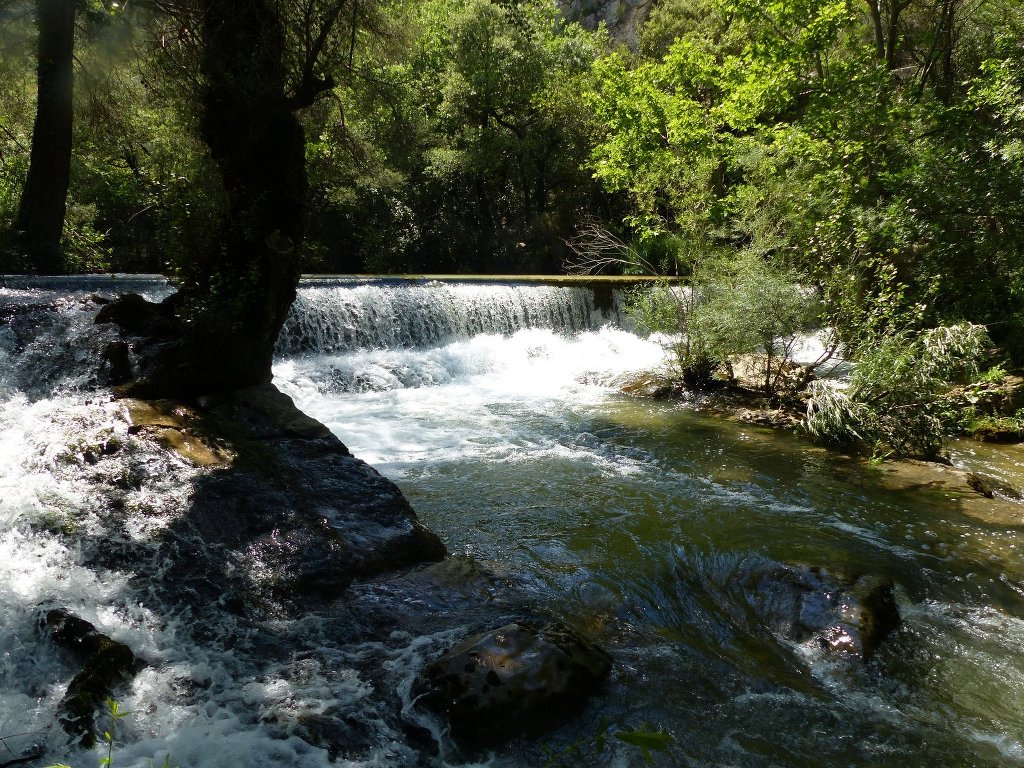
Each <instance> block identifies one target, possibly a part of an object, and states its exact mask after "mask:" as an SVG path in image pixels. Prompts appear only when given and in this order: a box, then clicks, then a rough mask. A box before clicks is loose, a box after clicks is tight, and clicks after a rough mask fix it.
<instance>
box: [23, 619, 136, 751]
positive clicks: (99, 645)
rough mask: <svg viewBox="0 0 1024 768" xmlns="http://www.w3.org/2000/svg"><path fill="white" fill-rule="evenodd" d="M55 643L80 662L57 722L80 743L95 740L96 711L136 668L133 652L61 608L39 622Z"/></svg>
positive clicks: (61, 705) (62, 702) (93, 742)
mask: <svg viewBox="0 0 1024 768" xmlns="http://www.w3.org/2000/svg"><path fill="white" fill-rule="evenodd" d="M41 623H42V625H43V626H44V627H45V628H46V629H48V630H49V631H50V633H51V634H52V636H53V642H54V644H55V645H57V646H59V647H61V648H64V649H65V650H67V651H69V652H70V653H71V655H72V656H73V657H74V658H75V659H76V661H78V663H80V664H81V665H82V668H81V671H79V673H78V674H77V675H75V676H74V678H73V679H72V680H71V683H70V684H69V685H68V689H67V693H65V694H64V698H63V699H61V702H60V705H59V711H60V712H61V715H60V722H61V725H62V726H63V727H64V730H65V731H67V732H68V733H69V734H71V735H72V736H76V737H78V738H79V739H80V741H81V743H82V745H83V746H86V747H91V746H92V745H93V744H95V743H96V734H95V732H94V731H95V715H96V710H97V709H99V708H100V707H102V705H103V702H104V700H105V699H106V698H107V697H108V696H110V695H111V693H113V690H114V688H115V686H117V684H118V683H121V682H123V681H124V680H126V679H128V678H129V677H130V676H131V675H132V674H133V673H134V672H135V669H136V660H135V655H134V654H133V653H132V652H131V650H129V648H128V646H126V645H125V644H124V643H119V642H117V641H116V640H111V639H110V638H109V637H107V636H106V635H104V634H103V633H102V632H99V631H98V630H97V629H96V627H94V626H93V625H92V624H90V623H89V622H88V621H85V620H84V619H80V618H78V617H77V616H74V615H72V614H70V613H68V612H67V611H64V610H52V611H49V612H48V613H47V614H46V617H45V618H44V619H43V621H42V622H41Z"/></svg>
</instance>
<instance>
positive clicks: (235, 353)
mask: <svg viewBox="0 0 1024 768" xmlns="http://www.w3.org/2000/svg"><path fill="white" fill-rule="evenodd" d="M202 34H203V57H202V61H201V72H202V75H203V80H204V90H203V93H202V118H201V122H200V132H201V134H202V137H203V139H204V140H205V142H206V143H207V145H208V146H209V149H210V154H211V156H212V158H213V160H214V161H215V162H216V164H217V166H218V168H219V170H220V177H221V182H222V186H223V191H224V198H225V201H224V213H223V220H222V221H221V222H220V225H219V232H220V238H219V243H218V247H216V248H214V249H212V251H211V252H209V253H199V254H196V257H195V260H194V262H193V263H192V264H191V265H189V269H188V273H187V274H186V275H185V276H184V279H183V281H182V285H181V288H180V290H179V291H178V293H177V294H176V295H175V296H172V297H171V298H170V299H169V300H167V301H165V302H164V304H163V305H161V309H160V313H159V316H158V317H153V316H152V314H153V312H152V310H150V309H146V308H141V307H139V306H137V305H132V306H128V305H125V304H124V302H121V304H120V305H112V306H111V307H110V308H105V310H104V312H102V313H101V315H100V316H99V317H98V318H97V321H98V322H105V321H111V322H116V323H118V324H120V325H121V327H122V329H124V330H125V331H126V332H127V333H128V334H129V335H134V336H138V337H141V339H140V341H139V342H138V344H136V345H135V349H136V352H137V354H138V358H139V367H140V376H139V378H138V379H137V380H136V381H135V382H134V384H133V385H131V386H130V387H129V388H128V389H129V391H130V392H131V393H133V394H138V395H144V396H149V397H195V396H198V395H205V394H216V393H221V392H228V391H231V390H235V389H241V388H244V387H248V386H253V385H256V384H262V383H266V382H269V381H270V380H271V377H272V374H271V364H272V360H273V353H274V344H275V342H276V340H277V336H278V333H279V331H280V330H281V326H282V325H283V324H284V321H285V318H286V316H287V314H288V309H289V307H290V306H291V303H292V301H293V300H294V298H295V293H296V288H297V286H298V281H299V254H300V246H301V242H302V234H303V233H302V223H303V222H302V218H303V201H304V196H305V191H306V173H305V140H304V136H303V131H302V127H301V125H300V124H299V122H298V120H297V119H296V117H295V115H294V114H293V113H292V109H291V104H290V102H289V99H288V96H287V94H286V92H285V87H286V86H285V81H286V77H285V76H286V69H285V62H284V31H283V27H282V21H281V17H280V15H279V14H278V12H277V9H276V5H275V3H274V2H273V0H207V2H206V4H205V5H204V6H203V10H202Z"/></svg>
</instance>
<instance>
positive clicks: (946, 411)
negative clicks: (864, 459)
mask: <svg viewBox="0 0 1024 768" xmlns="http://www.w3.org/2000/svg"><path fill="white" fill-rule="evenodd" d="M989 345H990V342H989V339H988V334H987V333H986V332H985V329H984V328H983V327H981V326H979V325H972V324H970V323H961V324H958V325H953V326H939V327H937V328H929V329H927V330H925V331H922V332H920V333H893V334H888V335H886V336H884V337H882V338H880V339H878V340H877V341H876V342H875V343H873V344H870V345H866V346H865V347H864V348H863V349H862V350H861V351H860V354H859V356H858V365H857V367H856V369H855V370H854V372H853V376H852V378H851V381H850V382H849V386H845V387H844V386H840V385H838V384H836V382H830V381H818V382H814V385H813V387H812V392H813V395H814V397H813V399H812V400H811V405H810V408H809V411H808V417H807V420H806V422H805V425H806V428H807V430H808V431H809V432H810V433H811V434H812V435H814V436H815V437H818V438H820V439H822V440H824V441H826V442H829V443H833V444H837V445H840V446H844V447H859V446H866V447H869V448H871V449H873V451H874V452H875V453H876V454H878V455H882V456H884V455H886V454H899V455H914V456H923V457H925V458H930V459H932V458H936V457H938V456H939V454H940V452H941V449H942V445H943V440H944V438H945V437H946V436H947V435H948V434H950V433H951V432H953V431H955V430H956V428H957V426H958V424H957V421H958V419H959V418H960V410H961V409H960V407H959V403H957V402H955V400H953V399H952V398H950V396H949V393H950V389H951V386H952V385H953V384H956V383H964V382H968V381H972V380H973V379H974V378H976V377H977V376H978V374H979V373H980V365H981V363H982V362H983V360H984V358H985V353H986V352H987V351H988V348H989Z"/></svg>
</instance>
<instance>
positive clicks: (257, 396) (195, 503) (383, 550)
mask: <svg viewBox="0 0 1024 768" xmlns="http://www.w3.org/2000/svg"><path fill="white" fill-rule="evenodd" d="M126 408H127V410H128V413H129V415H130V419H131V422H132V426H131V428H130V429H131V430H133V431H135V432H136V433H139V432H142V433H145V434H147V435H149V436H151V437H153V438H154V439H155V440H156V442H157V443H159V444H160V445H161V446H163V447H164V448H165V449H166V450H168V451H171V452H173V453H176V454H177V455H179V456H180V457H181V458H183V459H185V460H186V461H189V462H190V463H192V464H193V465H194V466H198V467H203V468H206V469H207V471H206V472H204V473H202V474H200V476H199V477H198V478H197V479H196V480H195V482H194V489H193V493H192V498H191V503H190V505H189V507H188V509H187V510H186V511H185V513H184V514H183V515H182V516H181V517H180V518H179V519H178V520H176V521H175V522H174V523H173V524H172V525H171V526H170V528H169V530H168V531H167V534H166V536H165V539H164V541H163V543H162V547H163V548H164V549H165V551H166V553H167V560H168V562H169V563H170V567H169V571H168V573H167V575H166V577H165V578H164V579H163V580H162V584H161V589H162V590H163V591H164V592H165V593H167V592H174V591H177V592H179V593H180V596H181V598H182V599H184V600H187V601H189V602H195V603H198V604H209V603H210V602H214V603H218V604H221V605H224V606H225V607H227V608H228V609H229V610H233V611H236V612H241V611H245V610H249V609H252V608H254V607H257V606H258V605H259V604H260V603H262V602H266V601H274V602H278V603H288V604H296V603H298V602H302V601H304V600H309V599H318V598H330V597H334V596H337V595H338V594H340V593H341V592H342V591H343V590H344V589H345V588H346V587H347V586H348V584H349V583H350V582H351V581H352V580H353V579H356V578H365V577H369V576H373V575H375V574H377V573H381V572H386V571H392V570H397V569H401V568H404V567H407V566H410V565H413V564H416V563H419V562H423V561H432V560H439V559H441V558H443V557H444V555H445V548H444V546H443V544H442V543H441V541H440V540H439V539H438V538H437V536H436V535H434V534H433V533H431V532H430V531H428V530H427V529H425V528H424V527H423V526H421V525H420V524H419V522H418V521H417V519H416V514H415V512H413V510H412V508H411V507H410V506H409V504H408V502H407V501H406V500H405V498H404V497H403V496H402V494H401V492H400V491H399V490H398V488H397V487H396V486H395V485H394V484H393V483H391V482H390V481H389V480H387V479H386V478H384V477H383V476H381V475H380V474H379V473H378V472H377V471H376V470H374V469H373V468H372V467H370V466H368V465H367V464H366V463H364V462H362V461H360V460H359V459H356V458H355V457H353V456H352V455H351V454H350V453H349V451H348V449H347V448H346V447H345V446H344V445H343V444H342V443H341V441H340V440H338V439H337V438H336V437H335V436H334V435H333V434H332V433H331V432H330V430H328V429H327V427H325V426H324V425H322V424H320V423H319V422H317V421H315V420H314V419H311V418H309V417H308V416H306V415H305V414H303V413H302V412H301V411H299V410H298V409H297V408H295V406H294V404H293V403H292V401H291V399H290V398H289V397H287V396H286V395H284V394H282V393H281V392H279V391H278V390H277V389H276V388H274V387H273V385H270V384H267V385H264V386H261V387H255V388H252V389H249V390H243V391H241V392H238V393H235V394H233V395H231V396H229V397H225V398H219V399H216V400H210V401H207V402H202V403H199V404H198V405H196V406H190V405H185V404H180V403H172V402H169V401H135V400H131V401H126Z"/></svg>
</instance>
